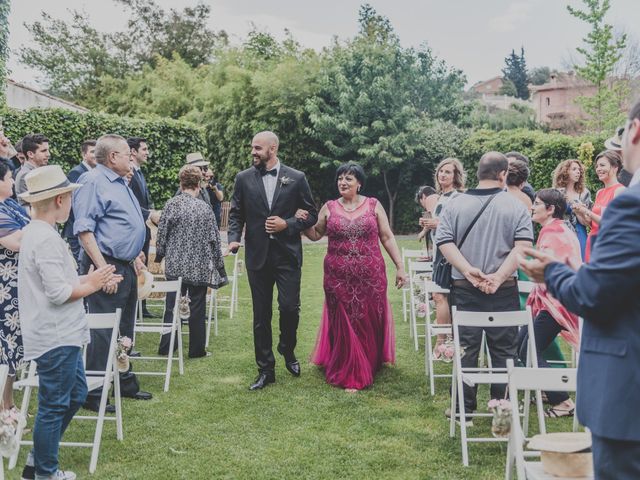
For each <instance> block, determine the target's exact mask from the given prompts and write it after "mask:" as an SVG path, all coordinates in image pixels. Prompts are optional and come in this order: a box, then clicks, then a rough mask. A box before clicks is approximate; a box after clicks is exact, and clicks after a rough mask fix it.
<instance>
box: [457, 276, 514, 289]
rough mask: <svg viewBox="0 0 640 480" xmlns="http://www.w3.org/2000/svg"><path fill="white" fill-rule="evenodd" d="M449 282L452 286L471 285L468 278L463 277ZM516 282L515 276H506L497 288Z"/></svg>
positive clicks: (512, 285)
mask: <svg viewBox="0 0 640 480" xmlns="http://www.w3.org/2000/svg"><path fill="white" fill-rule="evenodd" d="M451 284H452V285H453V286H454V287H473V285H472V284H471V282H470V281H469V280H467V279H466V278H463V279H460V280H453V281H452V282H451ZM517 284H518V282H517V281H516V278H515V277H511V278H508V279H507V280H505V281H504V282H502V284H501V285H500V287H498V288H503V287H515V286H516V285H517Z"/></svg>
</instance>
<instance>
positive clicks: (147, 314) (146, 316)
mask: <svg viewBox="0 0 640 480" xmlns="http://www.w3.org/2000/svg"><path fill="white" fill-rule="evenodd" d="M142 318H158V316H157V315H154V314H153V313H151V312H150V311H149V310H145V311H143V312H142Z"/></svg>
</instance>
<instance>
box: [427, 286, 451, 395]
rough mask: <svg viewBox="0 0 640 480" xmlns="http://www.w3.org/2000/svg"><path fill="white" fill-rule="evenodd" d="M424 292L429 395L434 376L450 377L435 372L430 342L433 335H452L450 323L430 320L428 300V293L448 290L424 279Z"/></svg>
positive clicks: (432, 386) (432, 388)
mask: <svg viewBox="0 0 640 480" xmlns="http://www.w3.org/2000/svg"><path fill="white" fill-rule="evenodd" d="M424 292H425V299H426V313H427V317H426V324H425V338H426V340H425V349H424V368H425V372H426V374H427V377H429V390H430V392H431V395H434V394H435V381H434V379H435V378H450V377H451V375H450V374H448V373H442V374H436V373H435V372H434V369H433V345H432V343H431V341H432V339H433V338H434V337H436V338H437V337H438V335H452V332H453V331H452V329H451V324H439V323H435V318H434V320H433V321H432V320H431V302H430V301H429V295H431V294H432V293H442V294H448V293H449V290H448V289H446V288H442V287H440V286H439V285H437V284H436V283H435V282H433V281H431V280H428V279H425V280H424Z"/></svg>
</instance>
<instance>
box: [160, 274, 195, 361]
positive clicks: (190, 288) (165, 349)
mask: <svg viewBox="0 0 640 480" xmlns="http://www.w3.org/2000/svg"><path fill="white" fill-rule="evenodd" d="M167 280H176V279H175V278H167ZM181 290H182V292H181V295H182V296H184V295H186V294H187V293H188V294H189V298H191V303H189V308H190V310H191V314H190V315H189V357H190V358H197V357H204V356H205V355H206V354H207V352H206V351H205V349H204V345H205V340H206V336H207V327H206V316H207V308H206V307H207V286H206V285H204V286H202V285H189V284H188V283H183V284H182V289H181ZM175 301H176V294H175V293H167V297H166V299H165V307H164V323H168V324H171V323H172V322H173V306H174V304H175ZM170 340H171V334H169V333H165V334H164V335H162V338H161V339H160V346H159V347H158V353H159V354H160V355H168V354H169V343H170ZM176 348H178V342H177V341H175V343H174V350H175V349H176Z"/></svg>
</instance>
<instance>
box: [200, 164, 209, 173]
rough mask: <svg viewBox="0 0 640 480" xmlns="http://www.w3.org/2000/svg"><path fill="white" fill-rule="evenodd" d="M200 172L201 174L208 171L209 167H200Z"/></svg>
mask: <svg viewBox="0 0 640 480" xmlns="http://www.w3.org/2000/svg"><path fill="white" fill-rule="evenodd" d="M200 170H202V171H203V172H206V171H207V170H209V167H207V166H206V165H203V166H202V167H200Z"/></svg>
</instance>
